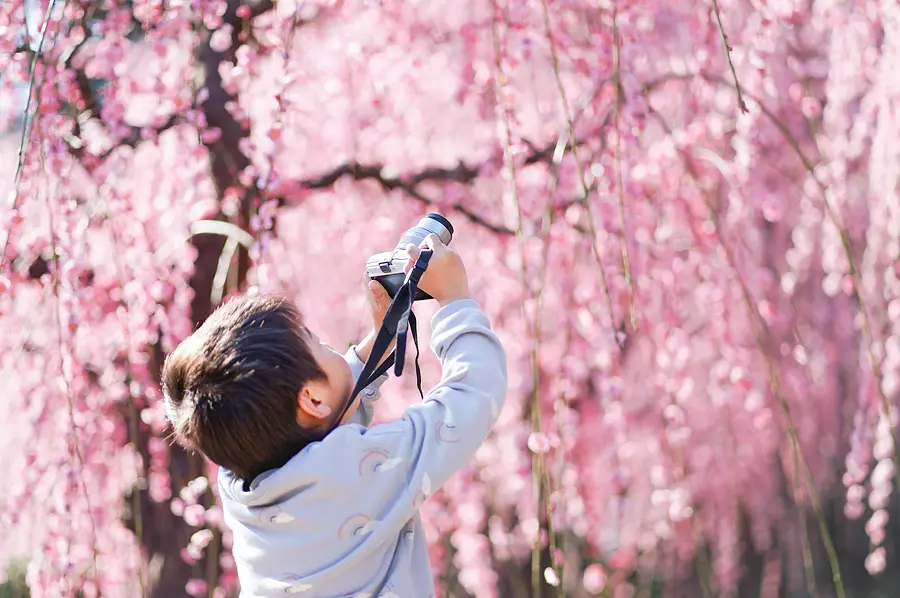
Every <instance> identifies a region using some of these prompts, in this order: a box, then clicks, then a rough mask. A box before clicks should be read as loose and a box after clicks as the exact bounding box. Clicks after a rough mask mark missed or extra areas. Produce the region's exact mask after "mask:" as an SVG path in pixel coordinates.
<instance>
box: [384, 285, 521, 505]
mask: <svg viewBox="0 0 900 598" xmlns="http://www.w3.org/2000/svg"><path fill="white" fill-rule="evenodd" d="M431 348H432V350H433V351H434V352H435V354H436V355H437V356H438V358H439V359H440V361H441V369H442V375H441V381H440V383H439V384H438V385H437V386H435V387H434V388H433V389H432V390H431V391H430V392H429V393H428V394H427V395H426V396H425V400H424V401H423V402H422V403H420V404H417V405H413V406H412V407H410V408H408V409H407V411H406V415H405V417H404V418H403V420H401V421H402V422H403V424H404V426H405V427H406V430H405V432H406V434H405V435H407V436H408V437H407V439H406V441H405V442H404V443H403V444H404V445H405V449H406V450H405V451H404V452H406V453H407V454H406V455H404V456H403V457H404V461H405V462H406V465H407V467H406V470H407V478H408V486H409V491H410V494H411V496H412V498H413V502H414V504H415V505H418V504H419V503H420V502H421V501H422V500H424V499H425V498H428V497H429V496H431V495H432V494H433V493H434V492H435V491H436V490H437V489H438V488H440V487H441V486H442V485H443V484H444V482H446V481H447V479H448V478H449V477H450V476H451V475H452V474H453V473H454V472H456V471H457V470H458V469H460V468H461V467H462V466H463V465H464V464H465V463H466V461H468V460H469V459H470V458H471V457H472V455H473V454H474V453H475V451H476V450H477V449H478V447H479V446H480V445H481V443H482V442H483V441H484V439H485V438H486V437H487V435H488V433H489V432H490V430H491V427H492V426H493V425H494V422H496V421H497V417H498V416H499V414H500V410H501V409H502V407H503V403H504V400H505V397H506V388H507V374H506V354H505V352H504V350H503V346H502V345H501V344H500V340H499V339H498V338H497V336H496V335H495V334H494V332H493V331H492V330H491V324H490V320H489V319H488V317H487V316H486V315H485V313H484V312H483V311H482V310H481V307H480V306H479V305H478V303H477V302H475V301H474V300H472V299H460V300H458V301H454V302H452V303H449V304H447V305H445V306H444V307H442V308H441V309H440V310H439V311H438V312H437V313H436V314H435V315H434V318H433V320H432V338H431Z"/></svg>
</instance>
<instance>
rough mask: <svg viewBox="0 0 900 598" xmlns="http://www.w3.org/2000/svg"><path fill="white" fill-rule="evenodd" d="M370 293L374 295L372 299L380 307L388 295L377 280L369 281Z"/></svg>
mask: <svg viewBox="0 0 900 598" xmlns="http://www.w3.org/2000/svg"><path fill="white" fill-rule="evenodd" d="M369 293H370V294H371V295H372V299H374V300H375V304H376V305H380V304H381V301H382V299H384V297H385V296H386V295H387V292H386V291H385V290H384V287H383V286H381V283H380V282H378V281H377V280H370V281H369Z"/></svg>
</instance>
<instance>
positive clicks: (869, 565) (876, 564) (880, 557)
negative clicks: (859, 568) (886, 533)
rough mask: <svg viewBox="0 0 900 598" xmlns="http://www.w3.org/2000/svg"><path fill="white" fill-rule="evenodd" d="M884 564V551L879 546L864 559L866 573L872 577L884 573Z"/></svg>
mask: <svg viewBox="0 0 900 598" xmlns="http://www.w3.org/2000/svg"><path fill="white" fill-rule="evenodd" d="M885 563H886V558H885V551H884V547H883V546H879V547H878V548H876V549H875V550H873V551H872V553H871V554H870V555H869V556H867V557H866V571H868V572H869V573H871V574H872V575H878V574H879V573H881V572H883V571H884V566H885Z"/></svg>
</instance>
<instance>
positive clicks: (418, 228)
mask: <svg viewBox="0 0 900 598" xmlns="http://www.w3.org/2000/svg"><path fill="white" fill-rule="evenodd" d="M430 234H435V235H437V236H438V238H439V239H440V240H441V242H442V243H444V245H449V244H450V241H451V240H452V239H453V225H452V224H450V221H449V220H447V219H446V218H444V217H443V216H441V215H440V214H427V215H425V216H424V217H423V218H422V219H421V220H419V222H418V223H417V224H416V225H415V226H414V227H412V228H411V229H409V230H408V231H406V232H405V233H404V234H403V236H402V237H401V238H400V242H399V243H397V247H395V248H394V249H393V250H392V251H385V252H383V253H376V254H375V255H373V256H372V257H370V258H369V259H368V260H367V261H366V274H367V275H368V276H369V278H370V279H372V280H377V281H378V282H380V283H381V286H383V287H384V288H385V290H386V291H387V293H388V295H389V296H390V297H392V298H393V297H394V295H396V294H397V291H398V290H399V289H400V287H401V286H403V281H405V280H406V264H407V263H408V262H409V253H408V252H407V251H406V247H407V245H409V244H410V243H411V244H413V245H416V246H418V245H419V244H420V243H422V241H423V240H424V239H425V237H427V236H428V235H430ZM423 299H432V297H431V295H429V294H428V293H426V292H424V291H423V290H422V289H419V290H418V291H417V292H416V296H415V298H414V300H415V301H421V300H423Z"/></svg>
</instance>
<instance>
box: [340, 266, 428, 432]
mask: <svg viewBox="0 0 900 598" xmlns="http://www.w3.org/2000/svg"><path fill="white" fill-rule="evenodd" d="M432 253H433V251H432V250H430V249H422V250H421V252H420V253H419V257H418V259H417V260H416V263H415V264H414V265H413V267H412V268H411V269H410V271H409V272H408V273H407V275H406V280H404V281H403V286H401V287H400V289H399V290H398V291H397V293H396V294H395V295H394V298H393V300H392V301H391V305H390V306H389V307H388V309H387V313H385V315H384V321H383V322H382V323H381V328H380V329H379V330H378V334H377V335H376V336H375V342H374V343H373V344H372V351H371V352H370V353H369V358H368V359H367V360H366V364H365V366H364V367H363V370H362V372H361V373H360V375H359V378H358V379H357V381H356V386H355V387H354V388H353V392H351V393H350V398H348V399H347V403H346V405H344V409H343V410H342V411H341V414H340V416H338V418H337V419H336V420H335V424H334V425H338V422H340V421H341V420H342V419H344V415H346V413H347V410H349V409H350V406H351V405H352V404H353V401H354V399H356V396H357V395H358V394H359V393H361V392H362V391H363V389H364V388H366V387H367V386H369V385H370V384H371V383H373V382H374V381H375V380H377V379H378V378H379V377H380V376H381V375H383V374H384V373H385V372H387V371H388V370H389V369H390V368H391V366H394V375H395V376H400V375H401V374H402V373H403V366H404V363H405V359H406V336H407V334H408V333H409V332H412V338H413V344H414V345H415V346H416V361H415V364H416V387H417V388H418V389H419V396H420V397H422V398H423V399H424V398H425V395H424V393H423V392H422V370H421V369H420V368H419V338H418V330H417V326H416V315H415V314H414V313H413V311H412V307H413V302H414V301H415V298H416V293H417V292H418V290H419V279H420V278H422V274H424V273H425V270H426V268H428V262H429V260H431V255H432ZM395 338H396V339H397V346H396V347H395V349H394V351H393V353H391V355H389V356H388V358H387V359H385V360H384V363H381V364H380V365H379V362H380V361H381V358H382V357H383V356H384V354H385V353H387V350H388V347H389V346H390V344H391V341H392V340H394V339H395Z"/></svg>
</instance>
